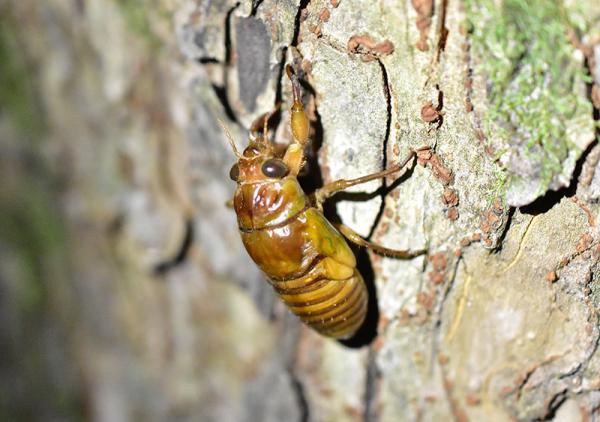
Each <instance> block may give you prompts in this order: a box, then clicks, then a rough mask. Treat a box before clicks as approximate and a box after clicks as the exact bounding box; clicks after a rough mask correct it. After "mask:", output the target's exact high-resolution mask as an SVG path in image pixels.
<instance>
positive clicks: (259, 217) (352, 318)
mask: <svg viewBox="0 0 600 422" xmlns="http://www.w3.org/2000/svg"><path fill="white" fill-rule="evenodd" d="M286 71H287V75H288V77H289V78H290V80H291V82H292V92H293V103H292V107H291V109H290V112H291V118H290V125H291V132H292V136H293V141H292V142H291V143H290V144H289V145H288V146H287V148H286V150H285V152H284V153H283V154H281V153H279V154H278V153H277V151H276V148H275V146H274V145H273V144H272V143H271V142H270V140H269V139H268V136H267V121H268V119H269V117H270V114H266V115H264V116H261V117H259V118H258V119H257V120H256V121H255V122H254V123H253V124H252V126H251V128H250V141H249V144H248V146H247V147H246V148H245V149H244V151H243V152H242V153H241V154H240V152H239V151H238V149H237V147H236V146H235V141H234V140H233V138H232V136H231V134H230V133H229V132H228V130H227V128H225V126H224V125H223V124H222V126H223V129H224V131H225V134H226V136H227V139H228V141H229V143H230V145H231V148H232V149H233V152H234V154H235V155H236V158H237V163H235V164H234V165H233V167H232V168H231V171H230V173H229V176H230V178H231V179H232V180H234V181H235V182H237V189H236V192H235V195H234V199H233V207H234V209H235V212H236V214H237V221H238V226H239V231H240V234H241V237H242V242H243V244H244V246H245V248H246V250H247V251H248V254H249V255H250V257H251V258H252V260H253V261H254V262H255V263H256V264H257V265H258V266H259V267H260V269H261V270H262V271H263V272H264V273H265V275H266V276H267V279H268V281H269V282H270V284H271V285H272V286H273V288H274V289H275V291H276V292H277V294H278V295H279V297H280V298H281V299H282V300H283V301H284V302H285V304H286V305H287V306H288V307H289V309H290V310H291V311H292V312H293V313H294V314H296V315H297V316H298V317H300V319H301V320H302V321H303V322H304V323H306V324H307V325H309V326H310V327H312V328H313V329H315V330H316V331H318V332H319V333H321V334H323V335H325V336H329V337H333V338H338V339H347V338H350V337H352V335H353V334H355V333H356V331H357V330H358V328H359V327H360V326H361V324H362V323H363V321H364V319H365V315H366V313H367V302H368V293H367V288H366V285H365V282H364V281H363V278H362V276H361V275H360V273H359V272H358V270H357V269H356V258H355V256H354V253H353V252H352V250H351V249H350V247H349V246H348V244H347V243H346V240H345V238H347V239H348V240H350V241H351V242H354V243H356V244H358V245H360V246H365V247H368V248H371V249H372V250H374V251H376V252H378V253H380V254H383V255H386V256H392V257H397V258H411V257H414V256H417V255H420V254H423V253H424V251H409V250H392V249H388V248H385V247H383V246H380V245H376V244H373V243H371V242H369V241H367V240H365V239H363V238H362V237H361V236H360V235H358V234H357V233H356V232H354V231H353V230H352V229H350V228H349V227H347V226H344V225H337V226H336V227H334V226H333V225H332V224H331V223H330V222H329V221H328V220H327V219H326V218H325V217H324V215H323V213H322V203H323V201H325V200H326V199H327V198H329V197H330V196H332V195H333V194H335V193H336V192H338V191H341V190H344V189H346V188H348V187H350V186H354V185H358V184H361V183H365V182H368V181H370V180H374V179H378V178H382V177H386V176H388V175H391V174H393V173H396V172H398V171H399V170H401V169H402V168H403V167H405V166H406V165H407V164H408V163H409V162H410V161H412V159H413V158H414V156H415V151H411V152H410V153H409V154H408V156H407V157H406V158H405V159H404V160H403V161H402V162H400V163H398V164H396V165H394V166H391V167H389V168H388V169H386V170H383V171H380V172H377V173H374V174H370V175H367V176H364V177H359V178H357V179H350V180H338V181H335V182H333V183H330V184H327V185H325V186H323V187H322V188H320V189H318V190H317V191H316V192H315V193H314V194H313V195H312V196H311V197H309V196H307V195H306V194H305V193H304V191H303V190H302V188H301V187H300V184H299V183H298V180H297V175H298V172H299V171H300V169H301V168H302V165H303V161H304V149H305V146H306V144H307V142H308V137H309V119H308V117H307V116H306V114H305V111H304V106H303V104H302V101H301V91H300V84H299V81H298V78H297V76H296V75H295V73H294V72H293V70H292V68H291V66H289V65H288V66H287V67H286ZM261 126H262V127H263V130H262V133H260V131H259V128H260V127H261ZM344 237H345V238H344Z"/></svg>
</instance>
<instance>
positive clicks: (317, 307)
mask: <svg viewBox="0 0 600 422" xmlns="http://www.w3.org/2000/svg"><path fill="white" fill-rule="evenodd" d="M311 273H313V274H309V275H308V276H304V277H301V278H298V279H292V280H285V281H274V280H271V284H272V285H273V287H274V288H275V291H277V293H278V294H279V295H280V297H281V298H282V299H283V301H284V302H285V304H286V305H287V306H288V307H289V308H290V310H291V311H292V312H293V313H294V314H296V315H297V316H298V317H300V319H301V320H302V321H303V322H304V323H306V324H307V325H309V326H310V327H312V328H313V329H315V330H316V331H318V332H320V333H321V334H323V335H326V336H329V337H334V338H347V337H350V336H352V334H354V333H355V332H356V330H357V329H358V328H359V327H360V325H361V324H362V322H363V321H364V319H365V315H366V313H367V303H368V295H367V289H366V287H365V283H364V281H363V279H362V277H361V275H360V273H359V272H358V271H357V270H356V269H353V273H352V275H351V276H350V277H348V278H346V279H344V280H332V279H329V278H326V275H322V274H320V271H319V270H318V269H317V268H314V269H313V271H311Z"/></svg>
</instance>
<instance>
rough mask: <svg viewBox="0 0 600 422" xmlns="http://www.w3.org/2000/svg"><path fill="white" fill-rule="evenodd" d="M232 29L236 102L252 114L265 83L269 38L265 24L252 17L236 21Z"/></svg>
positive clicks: (267, 74)
mask: <svg viewBox="0 0 600 422" xmlns="http://www.w3.org/2000/svg"><path fill="white" fill-rule="evenodd" d="M235 30H236V53H237V65H238V69H239V72H238V81H239V87H240V100H241V101H242V103H243V104H244V107H245V108H246V109H247V110H248V111H254V109H255V107H256V98H257V97H258V96H259V95H260V94H261V93H262V92H263V90H264V89H265V87H266V85H267V81H268V80H269V54H270V52H271V37H270V36H269V33H268V32H267V28H266V27H265V24H264V23H263V22H262V21H261V20H260V19H257V18H254V17H248V18H241V19H239V20H238V21H237V23H236V26H235Z"/></svg>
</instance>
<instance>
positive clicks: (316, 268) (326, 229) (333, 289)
mask: <svg viewBox="0 0 600 422" xmlns="http://www.w3.org/2000/svg"><path fill="white" fill-rule="evenodd" d="M241 233H242V241H243V242H244V245H245V246H246V250H247V251H248V253H249V254H250V256H251V257H252V259H253V260H254V262H256V263H257V264H258V265H259V266H260V268H261V269H262V270H263V271H264V272H265V274H266V275H267V277H268V278H269V281H270V283H271V284H272V285H273V287H274V288H275V290H276V292H277V293H278V294H279V296H280V297H281V299H283V301H284V302H285V303H286V305H287V306H288V307H289V308H290V310H291V311H292V312H293V313H294V314H296V315H297V316H299V317H300V319H302V321H304V322H305V323H306V324H308V325H309V326H310V327H312V328H314V329H315V330H317V331H318V332H320V333H321V334H324V335H326V336H330V337H335V338H347V337H350V336H352V334H354V332H355V331H356V330H357V329H358V327H360V325H361V324H362V322H363V321H364V319H365V315H366V313H367V302H368V293H367V288H366V286H365V283H364V281H363V279H362V277H361V275H360V273H359V272H358V271H357V270H356V268H355V267H356V258H355V257H354V254H353V253H352V250H351V249H350V248H349V247H348V244H347V243H346V240H345V239H344V237H343V236H342V235H341V234H340V233H339V232H338V231H337V230H336V229H335V228H334V227H333V226H332V225H331V224H330V223H329V222H328V221H327V219H326V218H325V217H324V216H323V214H322V213H321V212H320V211H319V210H317V209H315V208H307V209H304V210H302V211H300V212H299V213H297V214H294V215H292V216H290V217H289V218H288V219H286V220H285V221H282V222H281V223H278V224H274V225H271V226H263V227H260V228H256V227H253V228H241Z"/></svg>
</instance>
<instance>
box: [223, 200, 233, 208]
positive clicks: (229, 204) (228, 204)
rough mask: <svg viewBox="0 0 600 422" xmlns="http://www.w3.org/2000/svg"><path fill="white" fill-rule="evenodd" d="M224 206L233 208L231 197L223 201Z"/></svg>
mask: <svg viewBox="0 0 600 422" xmlns="http://www.w3.org/2000/svg"><path fill="white" fill-rule="evenodd" d="M225 207H227V208H233V199H228V200H227V201H225Z"/></svg>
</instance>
